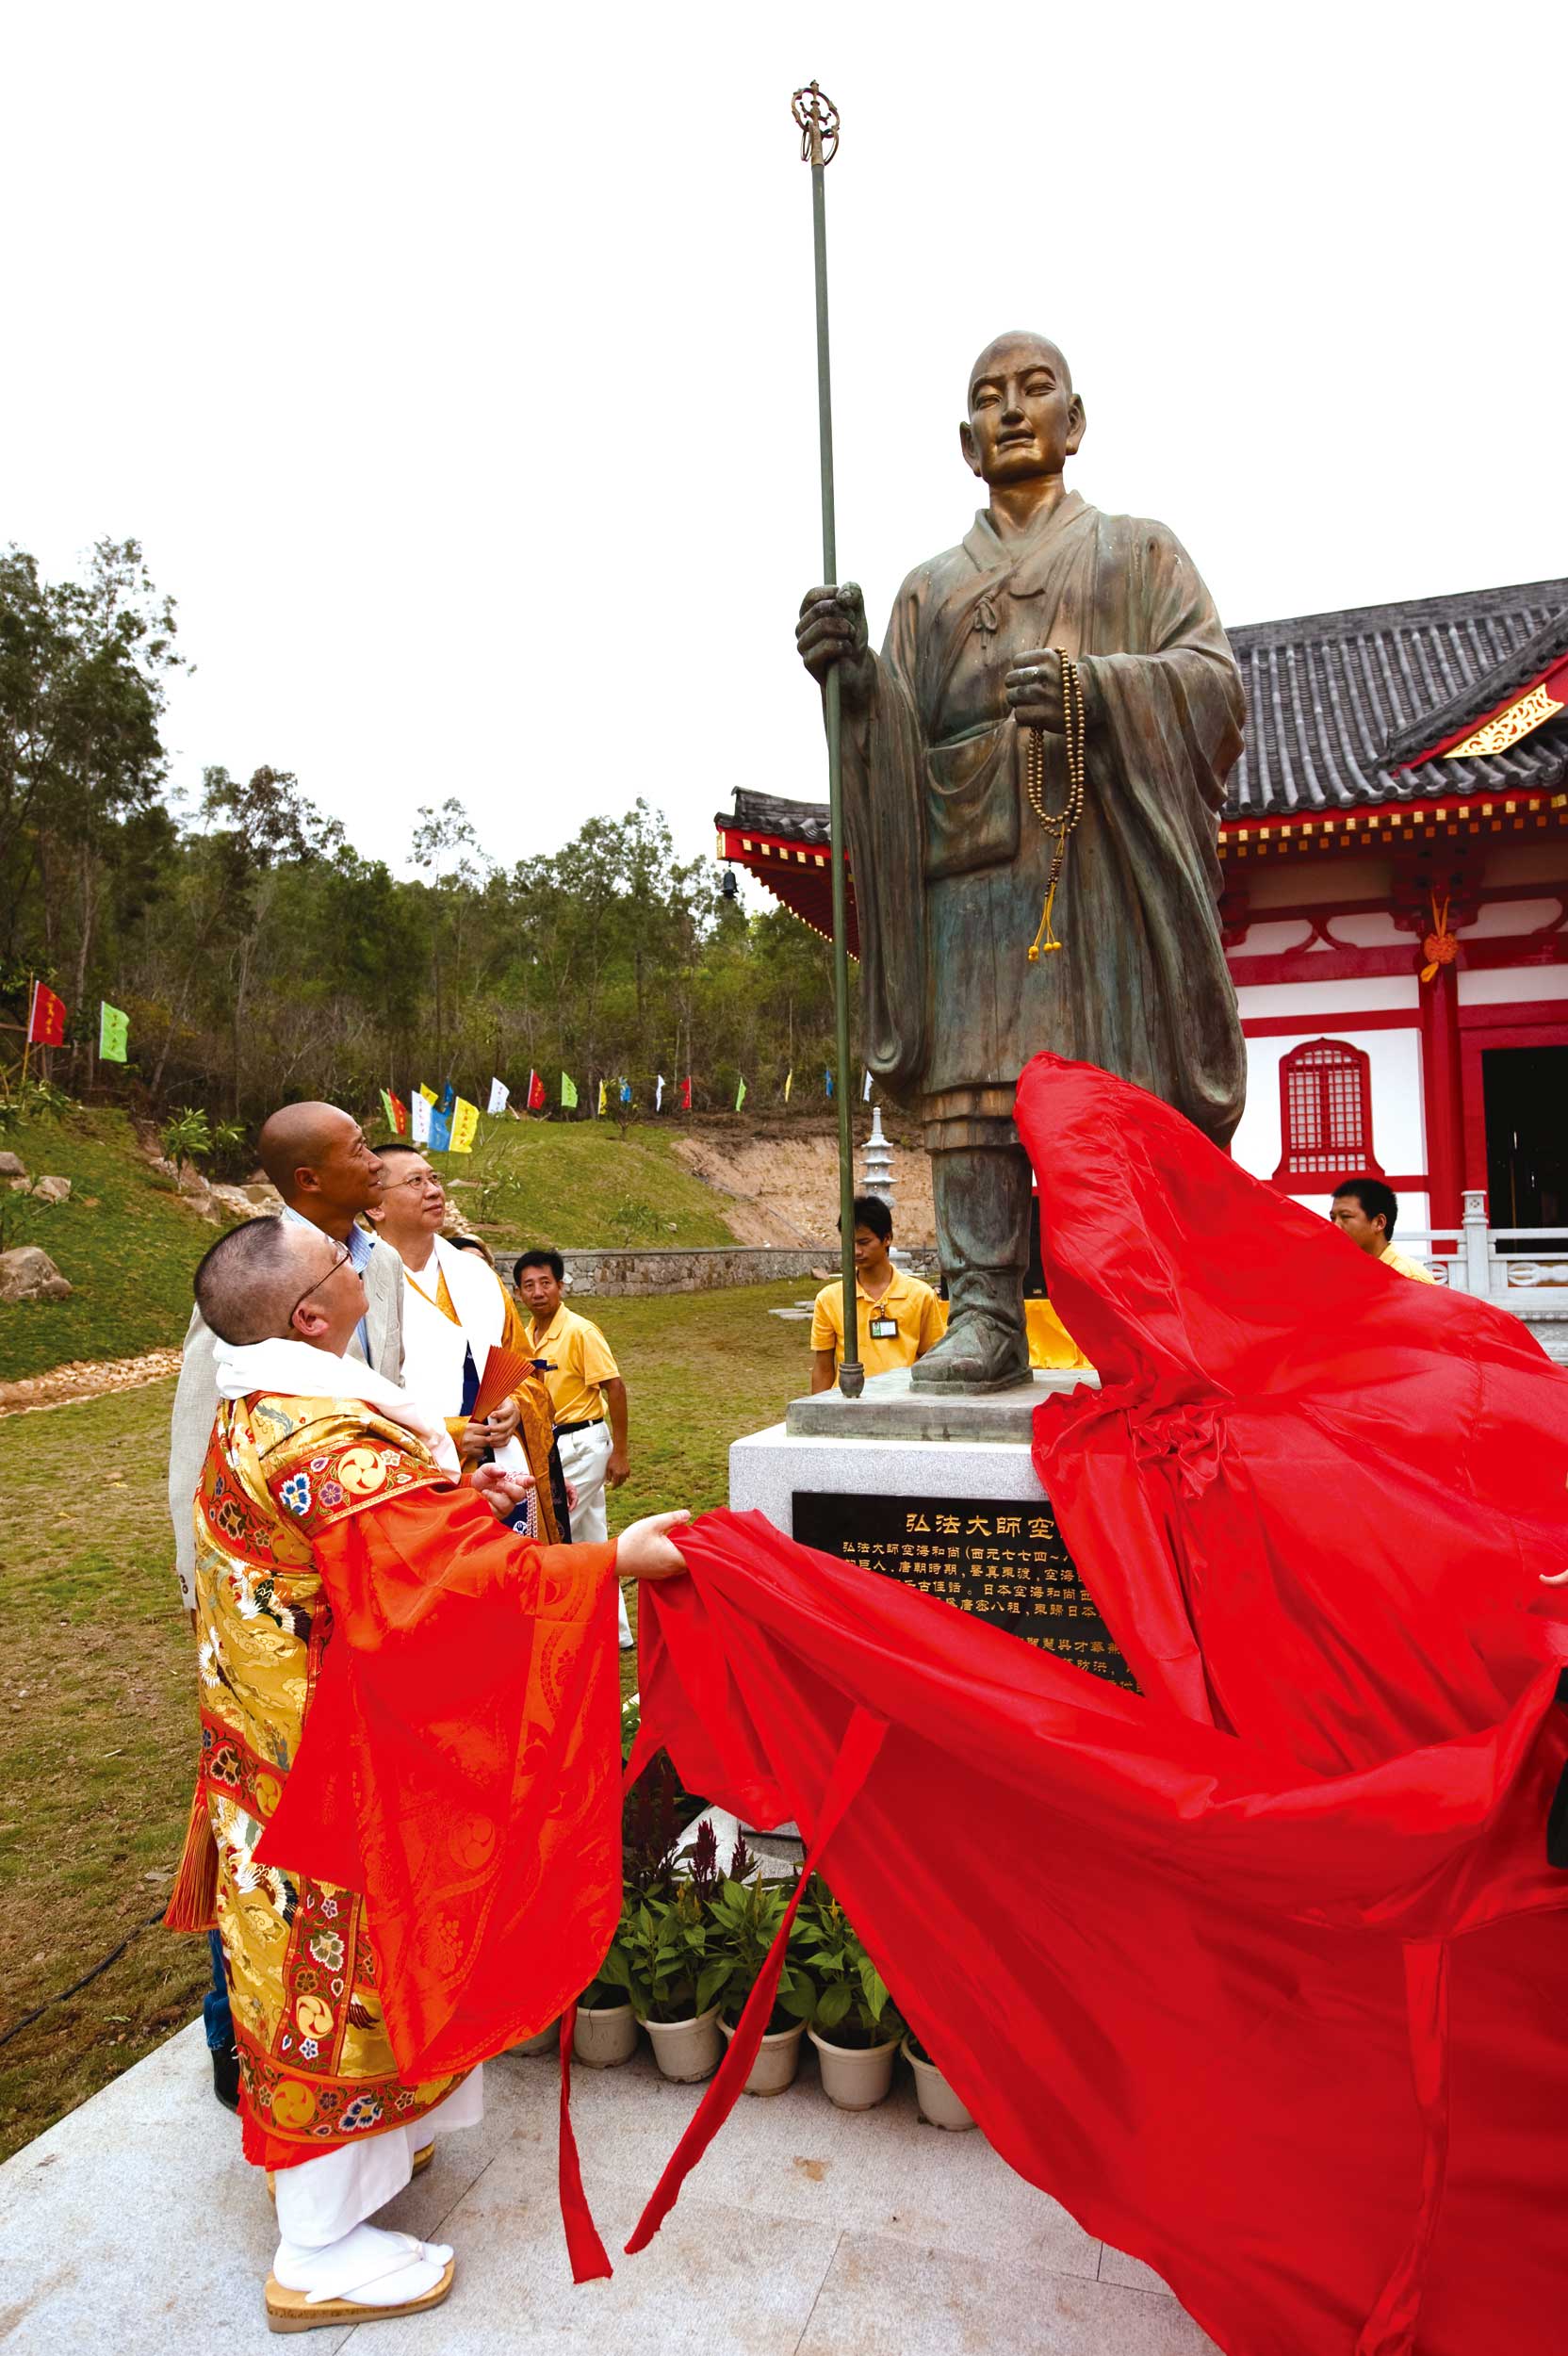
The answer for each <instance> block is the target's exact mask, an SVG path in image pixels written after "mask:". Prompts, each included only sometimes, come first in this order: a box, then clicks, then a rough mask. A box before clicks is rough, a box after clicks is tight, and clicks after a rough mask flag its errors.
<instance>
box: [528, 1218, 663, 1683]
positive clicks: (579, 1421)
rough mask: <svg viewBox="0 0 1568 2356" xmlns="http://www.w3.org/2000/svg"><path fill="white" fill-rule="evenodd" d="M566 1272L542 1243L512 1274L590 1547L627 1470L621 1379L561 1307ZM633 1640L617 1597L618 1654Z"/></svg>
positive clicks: (594, 1338) (589, 1323)
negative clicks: (611, 1493) (611, 1491)
mask: <svg viewBox="0 0 1568 2356" xmlns="http://www.w3.org/2000/svg"><path fill="white" fill-rule="evenodd" d="M565 1272H566V1269H565V1262H564V1260H563V1259H562V1257H561V1254H560V1252H557V1251H555V1250H553V1249H543V1248H541V1249H538V1250H535V1251H531V1252H523V1253H522V1254H521V1256H520V1257H519V1259H518V1261H517V1263H516V1267H515V1269H514V1271H513V1273H514V1279H515V1284H516V1287H517V1301H518V1305H519V1307H521V1308H524V1309H526V1310H527V1311H528V1313H529V1317H530V1324H529V1333H528V1347H529V1350H530V1351H531V1354H532V1355H533V1356H534V1357H535V1358H537V1359H542V1360H543V1361H544V1362H545V1363H544V1367H543V1374H544V1382H545V1386H546V1388H547V1391H548V1392H549V1395H550V1412H551V1414H552V1415H553V1416H554V1418H555V1437H556V1445H557V1447H558V1448H560V1451H561V1469H562V1471H563V1472H564V1474H565V1476H566V1486H567V1489H568V1492H569V1493H570V1494H572V1495H574V1496H575V1497H576V1499H577V1502H576V1503H575V1504H574V1505H573V1507H572V1537H573V1539H574V1540H575V1541H577V1542H578V1543H579V1544H591V1543H593V1542H596V1541H597V1540H599V1539H602V1538H604V1537H607V1536H608V1534H609V1529H610V1524H609V1517H608V1513H607V1511H606V1506H605V1490H606V1489H607V1488H611V1489H618V1488H619V1487H620V1485H621V1483H622V1481H625V1479H626V1478H627V1475H628V1474H629V1471H630V1469H631V1457H630V1452H629V1446H628V1441H627V1399H626V1384H625V1383H624V1382H623V1381H622V1379H621V1370H620V1368H619V1366H617V1365H616V1364H615V1356H614V1352H613V1350H612V1349H611V1347H610V1344H609V1343H608V1342H607V1341H606V1340H605V1338H604V1335H603V1334H602V1333H600V1332H599V1329H598V1327H597V1326H596V1324H595V1323H594V1321H593V1319H592V1318H591V1317H579V1315H578V1313H577V1311H576V1310H575V1309H568V1308H567V1306H566V1303H565V1301H564V1300H563V1298H562V1294H561V1284H562V1279H563V1278H564V1275H565ZM632 1641H633V1639H632V1633H631V1626H630V1623H629V1620H628V1617H627V1609H626V1597H625V1595H622V1597H621V1649H622V1651H623V1652H625V1651H629V1649H630V1646H631V1644H632Z"/></svg>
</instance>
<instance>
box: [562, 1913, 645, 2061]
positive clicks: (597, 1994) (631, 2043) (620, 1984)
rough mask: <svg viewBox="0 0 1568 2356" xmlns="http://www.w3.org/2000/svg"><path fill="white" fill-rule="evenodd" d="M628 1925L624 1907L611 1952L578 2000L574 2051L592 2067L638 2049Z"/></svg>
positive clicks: (573, 2038) (574, 2028)
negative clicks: (625, 1938)
mask: <svg viewBox="0 0 1568 2356" xmlns="http://www.w3.org/2000/svg"><path fill="white" fill-rule="evenodd" d="M625 1927H626V1915H625V1912H624V1910H623V1912H622V1916H621V1921H620V1923H619V1925H618V1926H617V1928H616V1932H615V1936H614V1938H613V1939H612V1940H611V1942H610V1951H609V1953H608V1954H607V1955H606V1956H605V1958H604V1961H603V1962H602V1963H601V1964H600V1965H599V1968H598V1970H597V1972H596V1973H595V1974H594V1977H593V1978H592V1979H591V1980H590V1981H589V1983H588V1985H587V1987H586V1988H584V1989H583V1991H582V1993H581V1995H580V1997H579V1998H578V2000H577V2020H576V2021H575V2022H574V2023H573V2026H572V2052H573V2053H575V2054H576V2056H577V2058H578V2060H579V2061H580V2062H582V2063H584V2064H585V2065H586V2066H587V2068H588V2069H590V2070H614V2069H615V2068H617V2067H618V2065H619V2064H620V2063H622V2062H629V2060H630V2059H631V2056H632V2054H633V2053H635V2052H636V2051H637V2022H636V2019H635V2017H634V2015H633V2013H632V2010H631V2004H630V2000H629V1998H628V1996H627V1994H626V1959H625V1951H624V1949H623V1948H622V1945H621V1938H622V1933H623V1931H624V1930H625Z"/></svg>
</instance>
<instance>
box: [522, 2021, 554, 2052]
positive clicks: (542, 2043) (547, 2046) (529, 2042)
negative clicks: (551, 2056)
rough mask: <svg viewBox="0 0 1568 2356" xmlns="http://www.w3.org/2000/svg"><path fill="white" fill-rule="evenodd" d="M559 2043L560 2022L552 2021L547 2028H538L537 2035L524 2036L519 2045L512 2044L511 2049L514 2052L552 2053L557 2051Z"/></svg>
mask: <svg viewBox="0 0 1568 2356" xmlns="http://www.w3.org/2000/svg"><path fill="white" fill-rule="evenodd" d="M560 2045H561V2023H560V2021H551V2022H550V2024H549V2026H548V2028H546V2029H541V2030H540V2032H539V2034H538V2036H537V2037H525V2038H524V2039H523V2041H522V2043H521V2045H515V2046H514V2047H513V2048H512V2051H513V2052H514V2053H556V2052H558V2051H559V2049H560Z"/></svg>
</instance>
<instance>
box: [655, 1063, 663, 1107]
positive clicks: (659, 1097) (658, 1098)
mask: <svg viewBox="0 0 1568 2356" xmlns="http://www.w3.org/2000/svg"><path fill="white" fill-rule="evenodd" d="M653 1109H654V1111H655V1112H656V1113H662V1111H663V1109H664V1074H663V1073H662V1072H660V1074H659V1076H658V1081H657V1084H656V1086H655V1088H654V1091H653Z"/></svg>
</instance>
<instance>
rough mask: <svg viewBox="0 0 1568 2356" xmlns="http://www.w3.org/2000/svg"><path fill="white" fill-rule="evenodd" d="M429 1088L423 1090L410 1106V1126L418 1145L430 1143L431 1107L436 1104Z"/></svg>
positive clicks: (421, 1089)
mask: <svg viewBox="0 0 1568 2356" xmlns="http://www.w3.org/2000/svg"><path fill="white" fill-rule="evenodd" d="M434 1101H435V1100H434V1098H433V1096H432V1094H431V1092H430V1090H429V1088H420V1090H419V1091H418V1093H417V1096H415V1097H414V1098H413V1099H412V1101H411V1102H410V1104H409V1117H410V1126H411V1130H412V1134H413V1138H414V1142H415V1144H416V1145H428V1144H429V1143H430V1124H431V1118H432V1116H431V1109H430V1108H431V1106H432V1104H433V1103H434Z"/></svg>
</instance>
